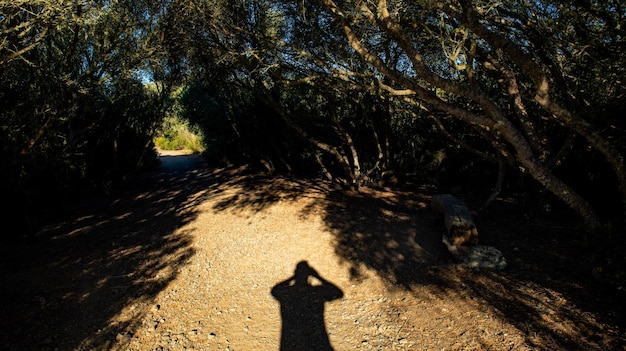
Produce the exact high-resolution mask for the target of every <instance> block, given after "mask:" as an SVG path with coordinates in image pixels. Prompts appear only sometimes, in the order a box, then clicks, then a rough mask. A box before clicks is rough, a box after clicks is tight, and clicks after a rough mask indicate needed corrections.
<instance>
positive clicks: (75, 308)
mask: <svg viewBox="0 0 626 351" xmlns="http://www.w3.org/2000/svg"><path fill="white" fill-rule="evenodd" d="M161 160H162V167H161V169H159V170H156V171H153V172H149V173H146V174H144V175H142V176H141V177H140V179H138V180H137V181H135V182H133V183H132V185H131V186H130V187H129V188H128V189H127V190H125V191H124V193H123V194H120V195H116V196H115V197H101V198H98V199H90V200H89V201H85V202H83V203H81V204H79V205H78V206H76V208H74V209H72V210H71V211H70V213H71V214H70V215H68V216H67V217H66V218H64V219H63V220H62V221H60V222H58V223H55V224H50V225H48V226H46V227H45V228H43V229H42V230H41V231H40V232H39V233H38V234H37V235H36V236H35V237H32V238H28V239H26V240H24V241H23V242H20V243H11V244H10V245H9V244H2V247H1V257H0V272H1V273H2V276H1V278H0V299H1V301H2V304H1V305H0V306H1V307H0V316H2V318H0V349H2V350H6V351H11V350H20V351H25V350H37V351H40V350H59V351H66V350H79V349H80V350H115V349H117V348H119V349H124V343H125V341H128V340H130V338H132V336H133V334H134V333H135V331H136V329H137V328H138V327H139V325H138V323H139V322H140V321H141V319H142V318H141V317H142V316H143V315H145V314H146V313H147V311H149V309H150V308H152V307H153V306H152V303H151V301H152V300H153V298H154V297H155V296H156V295H157V294H158V293H159V292H160V291H161V290H162V289H164V288H165V287H166V286H167V285H168V284H169V283H170V282H172V281H173V280H174V279H175V278H176V276H177V274H178V272H179V270H180V268H181V267H182V266H184V265H185V264H187V262H188V261H189V260H190V259H191V257H192V256H193V255H194V249H193V248H192V246H191V234H192V233H191V230H193V229H189V230H187V231H182V230H180V228H181V227H182V226H184V225H185V224H187V223H189V222H190V221H193V220H194V219H195V218H196V216H197V214H198V212H197V209H196V207H197V205H198V204H199V203H201V202H202V201H203V198H204V196H205V195H206V193H207V184H212V183H214V182H213V181H212V180H210V177H211V174H210V173H209V172H208V170H207V169H206V168H204V162H203V160H202V159H201V158H200V157H199V156H180V157H162V158H161ZM3 230H8V229H7V228H4V229H3ZM16 230H19V229H16ZM14 236H17V234H16V235H14Z"/></svg>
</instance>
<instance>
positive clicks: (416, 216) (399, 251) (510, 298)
mask: <svg viewBox="0 0 626 351" xmlns="http://www.w3.org/2000/svg"><path fill="white" fill-rule="evenodd" d="M229 172H234V173H230V174H229V176H228V177H227V179H226V183H225V184H226V186H225V187H224V188H222V190H223V189H230V192H229V193H228V195H227V196H226V198H225V199H224V200H223V201H222V202H221V203H220V204H219V205H218V206H216V207H215V210H216V211H223V210H234V211H236V210H238V209H242V210H243V209H255V210H259V211H260V210H262V209H264V208H266V207H269V206H271V205H272V204H274V203H276V202H278V201H290V200H293V199H297V198H301V197H307V198H310V199H312V200H313V201H312V202H311V205H309V207H307V208H306V209H305V210H304V211H303V213H302V216H308V215H310V214H313V213H315V214H319V215H321V216H322V218H323V220H324V222H325V223H326V226H327V228H328V229H329V230H330V231H331V233H333V235H334V237H335V245H336V246H335V247H336V248H335V251H336V253H337V255H338V257H339V258H340V259H341V260H343V261H344V263H348V264H349V266H350V267H351V268H350V271H351V273H352V277H353V279H354V280H355V281H356V282H358V281H359V280H360V279H366V278H365V277H364V276H363V275H362V274H361V273H362V272H363V271H364V269H372V270H374V271H375V272H376V273H377V274H378V275H379V276H380V277H382V278H383V279H384V281H386V282H387V283H388V286H389V288H392V289H401V290H405V291H407V292H408V293H411V294H414V296H416V298H418V299H427V298H426V297H424V296H422V295H420V294H421V292H423V291H424V289H423V288H427V289H428V291H429V292H431V293H432V292H434V293H435V294H436V295H440V296H451V297H458V298H460V299H462V300H463V301H467V304H468V305H472V306H476V305H477V304H478V305H480V306H489V308H490V309H491V310H493V311H495V313H496V314H497V315H498V316H499V317H500V318H501V319H502V320H504V321H507V322H508V323H510V324H511V325H513V326H515V327H516V328H517V329H518V330H519V331H520V332H521V333H522V334H524V335H526V343H527V344H528V345H529V346H531V347H536V348H539V349H561V350H577V349H616V348H619V347H620V345H623V344H624V343H625V342H626V338H625V336H624V330H625V329H626V325H625V324H626V321H625V320H624V319H623V315H624V313H625V312H626V311H625V308H624V306H625V304H624V303H623V301H625V300H624V299H625V298H626V296H624V293H623V292H620V291H617V290H616V289H614V288H610V287H608V286H606V285H604V284H603V283H602V282H600V281H598V280H597V279H595V278H594V276H593V274H592V269H591V268H590V266H589V257H590V255H591V252H589V249H588V246H586V245H585V242H584V233H582V232H581V231H580V228H578V227H576V224H575V223H565V224H564V223H553V222H550V221H543V222H537V221H533V220H530V219H527V218H524V217H523V216H521V215H520V213H523V211H522V210H521V209H520V206H522V205H521V204H517V203H516V202H515V201H514V200H513V199H506V200H498V201H497V202H496V203H494V204H493V205H492V207H493V209H494V211H493V212H492V214H491V216H490V217H489V218H486V217H481V216H478V215H476V217H475V221H476V224H477V227H478V231H479V240H480V242H481V244H484V245H490V246H494V247H496V248H498V249H499V250H500V251H502V252H503V254H504V256H505V257H506V259H507V262H508V265H507V268H506V269H505V270H504V271H500V272H488V271H473V270H469V269H462V268H459V267H458V266H456V265H455V264H453V262H452V260H451V257H450V255H449V254H448V252H447V251H446V249H445V246H444V245H443V244H442V243H441V237H442V235H443V233H444V231H445V227H444V224H443V218H442V217H441V216H440V215H439V214H437V213H435V212H434V211H432V210H431V209H430V206H429V203H430V196H431V195H433V192H432V190H430V189H429V188H422V189H420V188H414V189H382V188H381V189H362V191H360V192H346V191H343V190H338V189H335V188H333V187H332V186H330V185H328V184H326V183H324V182H319V181H312V180H306V179H293V178H289V177H281V176H274V177H270V176H267V175H264V174H260V173H257V172H254V171H252V170H251V169H249V168H241V169H238V170H230V171H229ZM468 207H469V208H470V210H471V209H475V208H479V207H480V204H479V203H472V202H471V201H470V202H468Z"/></svg>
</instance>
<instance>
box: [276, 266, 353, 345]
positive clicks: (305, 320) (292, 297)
mask: <svg viewBox="0 0 626 351" xmlns="http://www.w3.org/2000/svg"><path fill="white" fill-rule="evenodd" d="M272 296H274V298H275V299H276V300H278V301H279V302H280V314H281V317H282V328H281V337H280V350H281V351H305V350H316V351H332V350H333V348H332V346H331V344H330V340H329V338H328V333H327V331H326V324H325V323H324V304H325V303H326V302H329V301H332V300H336V299H339V298H341V297H342V296H343V292H342V291H341V289H339V288H338V287H337V286H335V285H334V284H333V283H331V282H329V281H327V280H325V279H324V278H322V277H321V276H320V275H319V273H317V271H316V270H315V269H313V268H312V267H311V266H309V264H308V263H307V262H306V261H301V262H299V263H298V264H297V265H296V269H295V272H294V275H293V276H291V277H289V278H287V279H286V280H284V281H282V282H280V283H278V284H276V285H275V286H274V287H273V288H272Z"/></svg>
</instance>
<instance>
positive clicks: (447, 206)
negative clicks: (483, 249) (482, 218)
mask: <svg viewBox="0 0 626 351" xmlns="http://www.w3.org/2000/svg"><path fill="white" fill-rule="evenodd" d="M430 205H431V207H432V208H433V209H434V210H435V211H438V212H442V213H443V215H444V222H445V225H446V229H447V230H448V233H447V237H445V236H444V238H443V242H444V243H445V244H446V245H447V246H448V249H449V250H450V251H453V250H456V249H457V248H459V247H461V246H474V245H476V244H478V230H477V229H476V225H475V224H474V220H473V219H472V214H471V213H470V211H469V209H468V208H467V207H466V206H465V203H464V202H463V201H462V200H459V199H457V198H456V197H454V196H452V195H450V194H442V195H435V196H433V197H432V199H431V202H430Z"/></svg>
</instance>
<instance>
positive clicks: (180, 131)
mask: <svg viewBox="0 0 626 351" xmlns="http://www.w3.org/2000/svg"><path fill="white" fill-rule="evenodd" d="M154 145H156V147H157V148H159V149H162V150H191V151H193V152H194V153H201V152H203V151H204V149H205V147H204V138H203V136H202V133H201V132H200V131H199V130H197V128H193V127H192V126H190V125H189V122H187V121H184V120H182V119H180V118H178V117H168V118H166V119H165V120H164V121H163V124H162V126H161V131H160V132H159V133H158V134H157V136H156V137H155V139H154Z"/></svg>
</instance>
